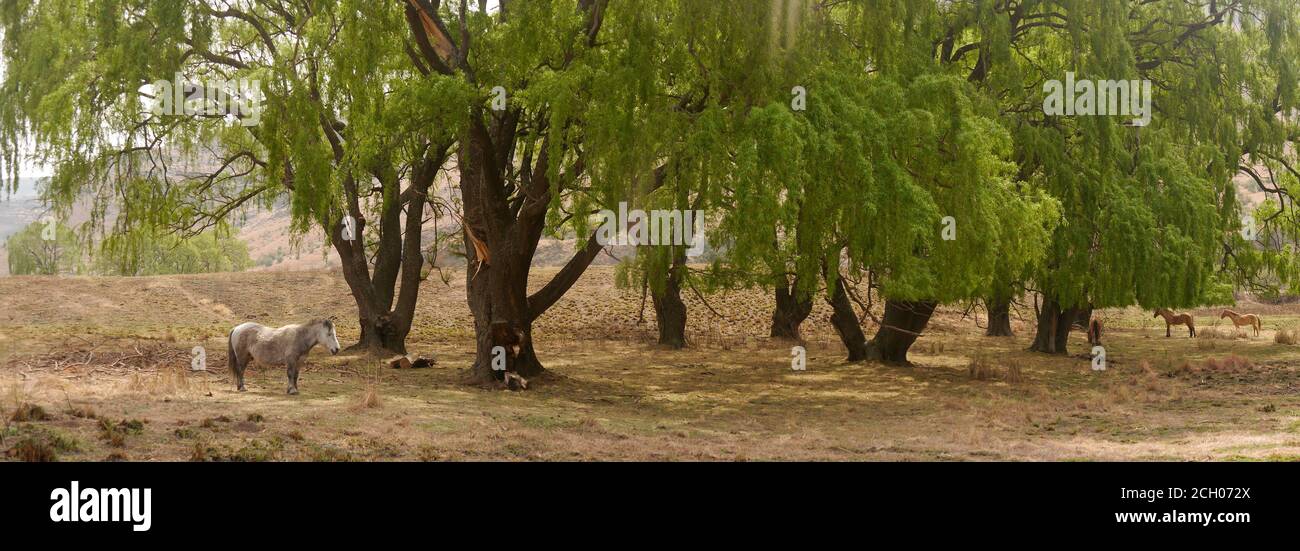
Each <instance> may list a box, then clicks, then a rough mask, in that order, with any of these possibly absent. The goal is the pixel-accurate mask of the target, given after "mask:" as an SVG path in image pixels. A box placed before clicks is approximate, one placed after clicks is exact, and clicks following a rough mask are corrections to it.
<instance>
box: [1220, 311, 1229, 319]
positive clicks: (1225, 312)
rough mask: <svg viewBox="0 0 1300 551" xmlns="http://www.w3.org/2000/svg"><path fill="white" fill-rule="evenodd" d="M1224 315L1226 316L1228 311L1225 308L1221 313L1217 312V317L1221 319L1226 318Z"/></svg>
mask: <svg viewBox="0 0 1300 551" xmlns="http://www.w3.org/2000/svg"><path fill="white" fill-rule="evenodd" d="M1226 317H1228V311H1227V310H1224V311H1223V312H1222V313H1220V314H1219V319H1223V318H1226Z"/></svg>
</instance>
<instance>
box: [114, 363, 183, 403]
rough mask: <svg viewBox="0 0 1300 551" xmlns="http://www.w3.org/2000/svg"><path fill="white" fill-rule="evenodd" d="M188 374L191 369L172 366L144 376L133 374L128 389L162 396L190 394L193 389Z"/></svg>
mask: <svg viewBox="0 0 1300 551" xmlns="http://www.w3.org/2000/svg"><path fill="white" fill-rule="evenodd" d="M188 372H189V368H181V367H179V366H171V367H163V368H160V369H159V370H158V371H156V372H154V373H149V374H146V375H144V376H141V374H140V373H132V374H131V378H130V379H129V380H128V381H127V383H126V388H127V389H128V390H131V391H134V392H142V393H146V394H153V395H162V396H167V395H171V394H180V393H185V392H189V391H190V390H191V388H190V380H189V375H188Z"/></svg>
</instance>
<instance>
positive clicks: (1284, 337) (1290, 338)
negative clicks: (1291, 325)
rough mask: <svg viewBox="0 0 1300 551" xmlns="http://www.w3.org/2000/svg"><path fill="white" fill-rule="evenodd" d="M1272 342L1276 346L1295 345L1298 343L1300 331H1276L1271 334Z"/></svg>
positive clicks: (1299, 341)
mask: <svg viewBox="0 0 1300 551" xmlns="http://www.w3.org/2000/svg"><path fill="white" fill-rule="evenodd" d="M1273 342H1275V343H1277V344H1296V343H1300V331H1297V330H1295V329H1278V330H1277V333H1274V334H1273Z"/></svg>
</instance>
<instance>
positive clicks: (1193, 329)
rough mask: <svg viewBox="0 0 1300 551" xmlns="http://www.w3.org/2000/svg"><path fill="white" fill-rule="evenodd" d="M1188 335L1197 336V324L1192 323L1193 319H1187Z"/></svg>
mask: <svg viewBox="0 0 1300 551" xmlns="http://www.w3.org/2000/svg"><path fill="white" fill-rule="evenodd" d="M1187 336H1188V337H1195V336H1196V326H1195V325H1193V324H1192V320H1187Z"/></svg>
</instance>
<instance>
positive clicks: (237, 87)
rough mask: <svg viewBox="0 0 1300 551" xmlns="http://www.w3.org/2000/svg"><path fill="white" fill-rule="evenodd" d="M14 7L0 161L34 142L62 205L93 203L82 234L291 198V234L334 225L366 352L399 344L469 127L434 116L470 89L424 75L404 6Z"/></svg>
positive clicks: (88, 1)
mask: <svg viewBox="0 0 1300 551" xmlns="http://www.w3.org/2000/svg"><path fill="white" fill-rule="evenodd" d="M0 10H2V12H0V22H2V24H3V28H4V35H5V42H4V58H5V61H6V62H7V64H8V72H7V74H6V75H5V80H4V83H3V87H2V88H0V129H2V131H3V135H2V136H0V143H3V144H4V146H3V148H2V149H3V152H4V156H6V157H14V156H15V152H18V151H19V150H22V151H21V153H23V154H26V155H30V156H31V157H33V158H35V159H37V160H39V161H41V162H44V163H45V164H47V165H49V166H52V167H53V168H54V170H55V172H54V175H53V177H52V178H51V181H50V184H49V186H48V188H47V189H46V190H45V194H44V198H45V199H46V200H47V201H49V202H51V203H52V204H53V205H54V207H55V208H56V209H57V210H58V211H59V212H62V213H64V214H65V215H66V213H67V212H68V211H69V210H70V209H71V208H72V207H73V205H74V204H76V203H77V202H78V201H82V200H88V201H90V202H91V203H92V205H93V208H92V213H93V216H92V219H91V222H90V223H89V226H87V227H84V228H82V229H83V232H96V231H98V232H101V233H106V234H109V235H119V236H121V235H125V234H131V233H137V234H142V235H149V234H151V233H153V232H170V233H172V234H175V235H179V236H182V237H188V236H193V235H198V234H200V233H202V232H204V231H205V230H208V229H215V230H217V231H220V232H222V233H227V232H229V230H230V225H231V223H232V222H234V221H235V220H237V219H238V218H239V217H241V216H242V215H244V214H245V213H246V212H247V211H248V210H249V209H251V208H259V207H260V208H271V207H272V206H273V205H276V204H278V203H281V202H287V203H288V204H289V205H290V208H291V212H292V220H293V223H292V229H293V232H294V233H296V234H302V233H304V232H307V231H309V230H310V229H312V228H317V229H319V230H321V231H322V232H323V233H324V234H325V235H326V236H328V239H329V241H330V242H331V243H332V246H333V248H334V250H335V251H336V252H337V253H338V254H339V257H340V259H341V260H342V264H343V274H344V277H345V279H346V280H347V283H348V286H349V288H350V289H351V292H352V296H353V298H354V300H355V302H356V304H357V313H358V323H359V325H360V328H361V339H360V342H358V343H357V346H358V347H363V348H370V349H386V350H391V351H404V350H405V339H406V335H407V333H408V331H409V330H410V327H411V322H412V320H413V319H414V314H415V303H416V296H417V293H418V290H419V282H420V272H421V269H420V268H421V265H422V263H423V260H422V256H421V247H420V245H421V243H420V231H421V228H422V225H423V224H424V222H425V218H426V209H425V208H424V207H425V205H426V203H427V202H428V201H429V199H430V196H429V193H428V192H429V189H430V186H431V185H432V184H433V181H434V179H435V176H436V175H437V174H438V171H439V170H440V168H441V167H442V165H443V164H444V162H445V160H446V157H447V156H448V152H449V149H450V147H451V144H452V138H451V133H450V132H449V131H448V130H447V129H449V128H452V127H455V126H457V125H459V124H460V120H461V119H463V118H464V117H463V115H460V116H457V115H456V114H454V113H452V114H446V113H441V112H430V111H428V110H427V109H424V108H423V106H424V104H426V103H428V102H430V101H434V98H437V99H438V100H441V101H445V100H447V98H455V97H466V96H467V95H468V93H469V92H468V90H467V89H466V88H465V87H463V86H461V85H460V83H459V82H456V81H454V80H443V81H430V80H428V79H424V78H420V75H419V74H418V72H417V71H415V70H414V68H413V67H411V65H410V61H409V58H408V56H407V50H406V48H407V35H406V33H405V32H404V25H403V12H402V9H401V7H400V6H396V5H393V4H391V3H378V2H371V1H364V0H343V1H340V2H333V1H328V2H327V1H315V0H313V1H308V2H284V1H281V0H250V1H247V2H225V1H204V2H194V1H187V0H57V1H50V0H31V1H27V0H24V1H15V2H5V3H4V4H3V6H0ZM442 115H447V118H437V117H439V116H442ZM26 143H31V144H34V145H33V146H32V148H31V149H29V150H24V148H23V147H21V146H22V144H26ZM119 241H120V240H119ZM399 281H400V291H398V282H399Z"/></svg>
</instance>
